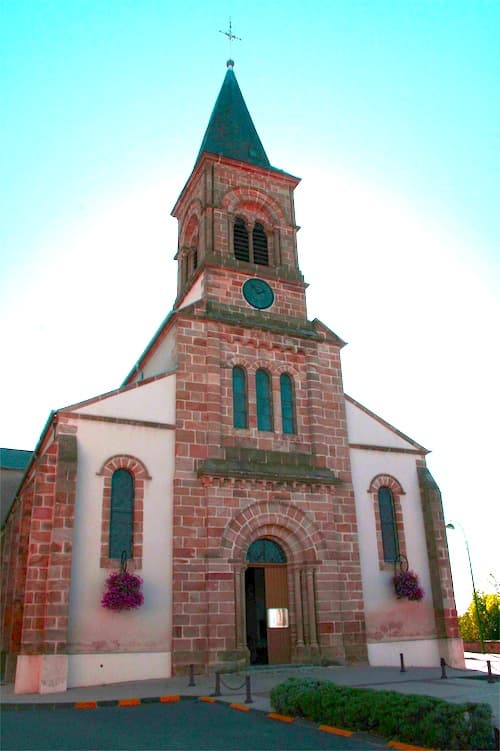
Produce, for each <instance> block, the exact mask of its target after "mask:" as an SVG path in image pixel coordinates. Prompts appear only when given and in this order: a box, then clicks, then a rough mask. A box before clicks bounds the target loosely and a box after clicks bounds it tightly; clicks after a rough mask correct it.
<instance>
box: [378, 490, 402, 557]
mask: <svg viewBox="0 0 500 751" xmlns="http://www.w3.org/2000/svg"><path fill="white" fill-rule="evenodd" d="M378 507H379V511H380V525H381V529H382V546H383V549H384V561H386V562H387V563H392V562H393V561H395V560H396V558H397V557H398V555H399V543H398V533H397V528H396V518H395V515H394V498H393V495H392V491H391V489H390V488H385V487H384V488H379V491H378Z"/></svg>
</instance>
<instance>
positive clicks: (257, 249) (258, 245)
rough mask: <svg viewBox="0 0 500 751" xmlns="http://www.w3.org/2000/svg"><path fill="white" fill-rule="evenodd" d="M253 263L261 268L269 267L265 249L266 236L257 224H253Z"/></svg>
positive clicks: (261, 227)
mask: <svg viewBox="0 0 500 751" xmlns="http://www.w3.org/2000/svg"><path fill="white" fill-rule="evenodd" d="M252 250H253V262H254V263H258V264H260V265H261V266H269V251H268V249H267V235H266V233H265V232H264V227H263V226H262V224H259V222H256V223H255V226H254V228H253V232H252Z"/></svg>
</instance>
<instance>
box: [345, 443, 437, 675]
mask: <svg viewBox="0 0 500 751" xmlns="http://www.w3.org/2000/svg"><path fill="white" fill-rule="evenodd" d="M350 453H351V467H352V473H353V484H354V492H355V497H356V512H357V518H358V533H359V543H360V557H361V571H362V578H363V596H364V602H365V617H366V628H367V641H368V644H370V643H372V644H373V643H374V644H381V643H383V642H394V644H399V642H400V641H408V640H411V639H417V640H419V641H420V640H426V639H427V640H428V639H432V638H433V637H435V635H436V625H435V618H434V609H433V604H432V596H431V584H430V574H429V563H428V558H427V545H426V541H425V529H424V521H423V514H422V507H421V500H420V490H419V486H418V478H417V470H416V458H415V455H411V454H398V453H392V452H391V453H384V452H383V451H369V450H364V449H351V452H350ZM378 474H390V475H392V476H393V477H395V478H396V479H397V480H398V481H399V482H400V484H401V486H402V487H403V489H404V491H405V494H404V495H402V496H401V507H402V512H403V523H404V530H405V540H406V549H405V551H404V552H405V554H406V555H407V557H408V561H409V565H410V568H411V569H412V570H413V571H415V572H416V573H417V574H418V577H419V580H420V583H421V585H422V587H423V589H424V592H425V595H424V598H423V600H421V601H419V602H410V601H409V600H407V599H406V598H404V599H401V600H398V599H397V598H396V597H395V595H394V589H393V586H392V581H391V579H392V576H393V573H394V571H393V567H392V566H391V567H390V568H389V570H387V571H386V570H380V566H379V560H378V550H377V537H376V525H375V513H374V504H373V494H372V493H368V492H367V489H368V487H369V485H370V482H371V480H372V479H373V477H375V476H376V475H378ZM399 651H402V650H399ZM399 651H397V655H398V660H399ZM372 653H373V654H379V652H377V650H372ZM384 654H385V652H384ZM422 655H423V656H425V659H428V658H429V659H430V653H429V654H427V653H426V652H425V650H424V652H422ZM374 664H387V663H374ZM428 664H435V663H428Z"/></svg>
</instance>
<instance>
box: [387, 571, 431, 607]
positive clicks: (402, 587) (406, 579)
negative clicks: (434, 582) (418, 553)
mask: <svg viewBox="0 0 500 751" xmlns="http://www.w3.org/2000/svg"><path fill="white" fill-rule="evenodd" d="M392 581H393V584H394V589H395V592H396V597H397V598H398V600H400V599H401V598H402V597H407V598H408V599H409V600H421V599H422V597H423V596H424V590H423V589H422V587H421V586H420V585H419V583H418V576H417V574H415V573H414V572H413V571H400V572H399V573H398V574H394V576H393V578H392Z"/></svg>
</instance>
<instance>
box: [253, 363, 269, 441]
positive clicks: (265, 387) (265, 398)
mask: <svg viewBox="0 0 500 751" xmlns="http://www.w3.org/2000/svg"><path fill="white" fill-rule="evenodd" d="M255 391H256V397H257V428H258V429H259V430H272V429H273V409H272V399H271V377H270V375H269V373H268V372H267V371H266V370H257V372H256V373H255Z"/></svg>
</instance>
